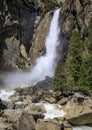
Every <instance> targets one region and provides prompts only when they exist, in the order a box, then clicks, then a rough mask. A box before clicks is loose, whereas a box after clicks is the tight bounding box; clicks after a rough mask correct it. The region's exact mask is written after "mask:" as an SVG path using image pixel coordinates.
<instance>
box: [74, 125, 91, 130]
mask: <svg viewBox="0 0 92 130" xmlns="http://www.w3.org/2000/svg"><path fill="white" fill-rule="evenodd" d="M73 130H92V127H88V126H80V127H74V128H73Z"/></svg>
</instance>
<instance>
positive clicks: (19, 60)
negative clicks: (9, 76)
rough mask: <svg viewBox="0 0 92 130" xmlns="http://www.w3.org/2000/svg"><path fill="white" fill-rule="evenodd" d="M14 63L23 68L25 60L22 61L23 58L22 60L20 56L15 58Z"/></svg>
mask: <svg viewBox="0 0 92 130" xmlns="http://www.w3.org/2000/svg"><path fill="white" fill-rule="evenodd" d="M16 65H17V66H18V67H19V68H24V66H25V62H24V60H23V59H22V58H20V59H17V60H16Z"/></svg>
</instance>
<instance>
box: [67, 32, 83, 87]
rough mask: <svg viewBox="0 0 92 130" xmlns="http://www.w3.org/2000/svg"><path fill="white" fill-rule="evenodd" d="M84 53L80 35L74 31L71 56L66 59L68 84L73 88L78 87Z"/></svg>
mask: <svg viewBox="0 0 92 130" xmlns="http://www.w3.org/2000/svg"><path fill="white" fill-rule="evenodd" d="M82 51H83V43H82V41H81V40H80V34H79V33H78V32H76V31H73V32H72V35H71V39H70V44H69V54H68V56H67V59H66V68H67V79H68V80H67V82H68V85H69V86H71V87H73V88H75V87H76V85H77V81H78V77H79V72H80V66H81V64H82V54H81V53H82Z"/></svg>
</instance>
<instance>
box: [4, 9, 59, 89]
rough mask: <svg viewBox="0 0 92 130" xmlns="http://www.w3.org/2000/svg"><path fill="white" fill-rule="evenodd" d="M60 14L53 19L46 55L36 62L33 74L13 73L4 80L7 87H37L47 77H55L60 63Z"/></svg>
mask: <svg viewBox="0 0 92 130" xmlns="http://www.w3.org/2000/svg"><path fill="white" fill-rule="evenodd" d="M59 12H60V9H57V10H56V11H55V13H54V16H53V18H52V21H51V24H50V28H49V33H48V35H47V38H46V42H45V46H46V54H45V55H44V56H41V57H40V58H38V59H37V60H36V65H35V66H34V67H33V69H32V70H31V72H27V73H24V72H19V71H18V72H13V73H12V74H10V75H8V76H7V78H5V79H4V83H5V86H6V87H22V86H31V85H35V84H36V83H37V82H38V81H41V80H44V79H45V77H46V76H49V77H53V76H54V71H55V67H56V64H57V62H58V53H57V46H58V45H59V44H60V41H59V34H60V27H59Z"/></svg>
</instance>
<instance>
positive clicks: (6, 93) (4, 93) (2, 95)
mask: <svg viewBox="0 0 92 130" xmlns="http://www.w3.org/2000/svg"><path fill="white" fill-rule="evenodd" d="M14 93H15V91H14V90H11V91H10V90H0V99H2V100H5V101H8V100H9V97H10V96H12V95H14Z"/></svg>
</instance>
